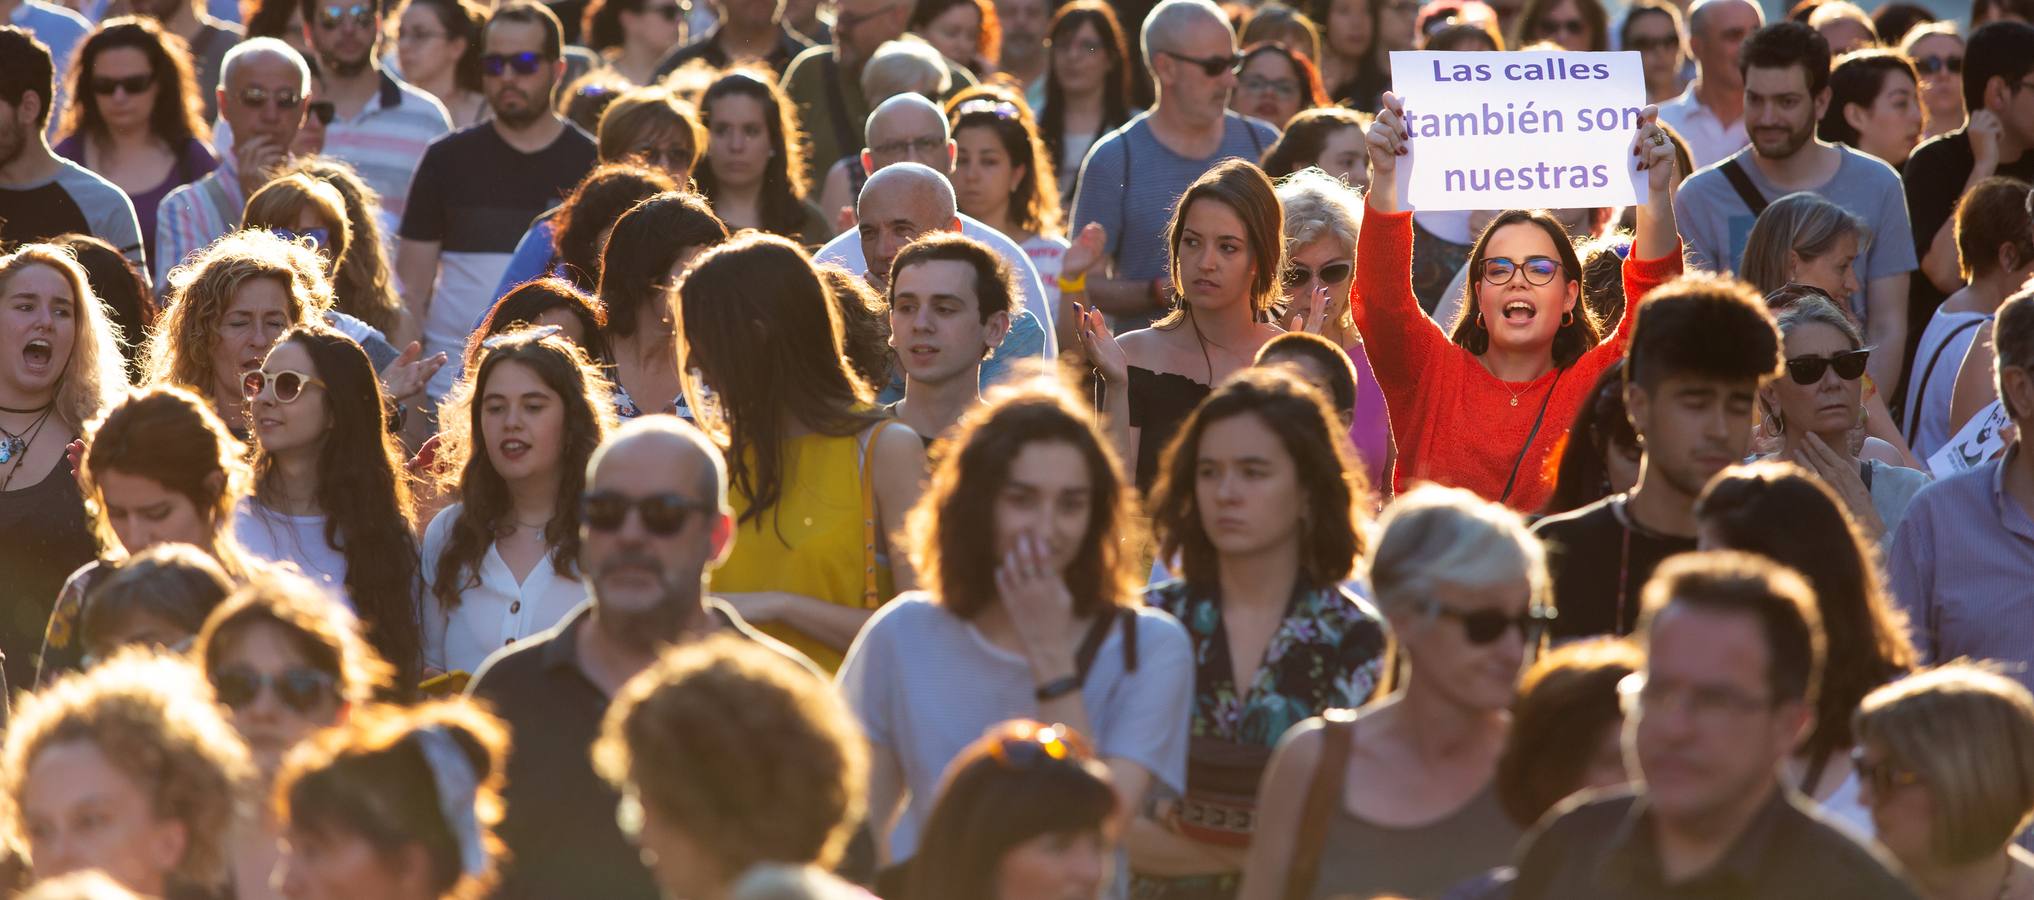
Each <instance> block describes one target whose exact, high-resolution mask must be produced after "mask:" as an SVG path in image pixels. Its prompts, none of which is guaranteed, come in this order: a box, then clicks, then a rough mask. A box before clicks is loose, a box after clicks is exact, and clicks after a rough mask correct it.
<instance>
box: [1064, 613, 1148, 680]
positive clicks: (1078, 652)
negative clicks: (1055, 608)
mask: <svg viewBox="0 0 2034 900" xmlns="http://www.w3.org/2000/svg"><path fill="white" fill-rule="evenodd" d="M1119 622H1120V623H1122V625H1123V670H1124V671H1126V672H1135V671H1137V611H1136V610H1134V609H1122V608H1119V609H1117V610H1116V611H1115V612H1112V613H1104V614H1102V615H1099V616H1096V617H1095V623H1094V624H1093V625H1089V626H1088V633H1087V636H1085V637H1083V638H1081V645H1080V647H1078V648H1076V649H1075V650H1074V677H1076V678H1079V679H1080V680H1081V681H1082V682H1083V683H1086V681H1087V680H1088V670H1089V669H1091V668H1094V665H1095V656H1096V655H1097V654H1099V653H1101V652H1102V642H1103V641H1106V640H1108V639H1109V629H1111V628H1114V627H1115V626H1116V624H1117V623H1119Z"/></svg>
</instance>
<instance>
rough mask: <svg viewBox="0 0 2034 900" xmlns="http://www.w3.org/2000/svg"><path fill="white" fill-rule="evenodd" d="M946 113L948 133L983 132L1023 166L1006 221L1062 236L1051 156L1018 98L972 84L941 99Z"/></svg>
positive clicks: (1000, 89)
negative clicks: (947, 98) (1022, 172)
mask: <svg viewBox="0 0 2034 900" xmlns="http://www.w3.org/2000/svg"><path fill="white" fill-rule="evenodd" d="M946 114H947V117H948V119H949V120H950V121H951V122H952V123H953V127H952V128H950V129H948V130H949V131H950V132H951V133H952V134H955V135H958V134H960V131H961V129H963V128H987V129H989V131H990V132H991V133H993V134H995V136H996V142H997V143H998V144H1000V145H1001V146H1002V148H1003V155H1004V156H1005V157H1008V158H1009V160H1010V165H1012V166H1022V167H1023V168H1024V176H1023V177H1022V178H1019V179H1017V183H1016V184H1013V185H1011V186H1010V220H1011V221H1012V222H1014V223H1015V224H1016V226H1017V227H1018V228H1021V229H1023V230H1025V231H1030V232H1033V233H1036V234H1038V235H1041V236H1044V237H1062V236H1064V233H1065V226H1064V224H1063V223H1062V222H1061V219H1060V201H1059V181H1058V179H1056V178H1054V177H1053V160H1052V156H1051V155H1050V154H1048V153H1047V152H1046V150H1045V143H1044V142H1043V141H1041V140H1039V138H1038V122H1037V121H1036V120H1034V119H1033V118H1032V117H1031V108H1030V107H1028V106H1025V105H1024V97H1023V95H1022V94H1020V93H1017V92H1015V91H1012V90H1010V89H1008V88H1005V87H1003V86H1002V85H998V84H984V85H977V86H975V87H971V88H968V89H967V90H965V91H962V92H960V93H958V94H955V95H954V97H953V99H952V100H949V101H947V103H946Z"/></svg>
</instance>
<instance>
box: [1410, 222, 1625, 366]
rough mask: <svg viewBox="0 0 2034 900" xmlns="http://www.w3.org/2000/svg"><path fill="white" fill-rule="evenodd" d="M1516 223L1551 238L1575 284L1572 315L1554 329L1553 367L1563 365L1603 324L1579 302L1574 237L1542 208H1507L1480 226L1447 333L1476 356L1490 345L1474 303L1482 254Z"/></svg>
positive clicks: (1596, 338)
mask: <svg viewBox="0 0 2034 900" xmlns="http://www.w3.org/2000/svg"><path fill="white" fill-rule="evenodd" d="M1518 224H1531V225H1537V226H1539V228H1540V230H1541V231H1544V232H1546V233H1547V237H1548V238H1549V239H1551V240H1552V241H1553V242H1554V252H1556V253H1559V254H1560V255H1561V274H1562V275H1564V276H1566V277H1567V278H1568V279H1569V280H1570V281H1573V282H1575V284H1576V291H1575V316H1574V319H1573V320H1572V321H1570V322H1568V323H1567V324H1565V325H1562V326H1561V330H1560V331H1557V332H1554V368H1557V369H1565V368H1567V367H1569V366H1572V365H1574V364H1575V361H1576V360H1579V359H1581V358H1582V354H1584V353H1587V352H1589V350H1590V348H1592V347H1595V346H1596V345H1597V344H1599V343H1601V342H1602V341H1603V325H1602V323H1601V322H1598V321H1597V319H1596V312H1595V311H1594V310H1592V309H1590V308H1589V304H1587V303H1584V302H1582V287H1583V284H1582V258H1581V257H1580V256H1577V255H1576V253H1575V241H1574V239H1573V238H1571V237H1569V236H1568V229H1567V227H1566V226H1564V225H1562V224H1561V222H1560V220H1559V219H1556V218H1554V217H1553V215H1552V214H1550V213H1548V212H1547V211H1546V210H1544V209H1507V210H1505V211H1504V212H1502V213H1499V214H1498V215H1497V218H1494V219H1491V220H1490V224H1489V225H1486V226H1484V228H1483V234H1481V235H1479V236H1478V237H1477V238H1476V246H1475V247H1474V248H1472V249H1471V250H1470V251H1469V278H1468V281H1467V283H1466V284H1464V285H1463V287H1462V292H1463V297H1462V312H1461V314H1460V315H1458V316H1457V317H1456V318H1455V324H1454V325H1453V326H1452V327H1451V328H1450V329H1449V334H1448V336H1449V337H1450V338H1451V339H1453V340H1454V341H1455V343H1456V344H1459V345H1461V347H1462V348H1463V349H1465V350H1468V351H1469V352H1470V353H1474V354H1476V355H1477V356H1482V355H1483V353H1484V351H1486V350H1489V349H1490V329H1489V328H1486V327H1484V325H1483V316H1482V308H1481V307H1480V306H1478V305H1477V296H1478V293H1479V292H1480V288H1481V286H1482V284H1483V256H1484V254H1485V253H1487V252H1489V249H1490V236H1491V235H1494V234H1496V233H1497V230H1498V229H1500V228H1503V227H1505V226H1507V225H1518Z"/></svg>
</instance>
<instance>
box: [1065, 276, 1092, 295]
mask: <svg viewBox="0 0 2034 900" xmlns="http://www.w3.org/2000/svg"><path fill="white" fill-rule="evenodd" d="M1087 289H1088V273H1086V272H1082V273H1080V274H1079V275H1075V276H1074V277H1072V278H1068V277H1066V276H1065V275H1061V276H1059V292H1060V293H1062V294H1081V293H1086V292H1087Z"/></svg>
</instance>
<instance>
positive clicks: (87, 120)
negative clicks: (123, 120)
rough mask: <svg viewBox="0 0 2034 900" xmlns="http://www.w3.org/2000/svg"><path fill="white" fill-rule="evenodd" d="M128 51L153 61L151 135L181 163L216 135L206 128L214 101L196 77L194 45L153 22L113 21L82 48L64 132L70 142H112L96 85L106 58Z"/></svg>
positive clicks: (74, 68)
mask: <svg viewBox="0 0 2034 900" xmlns="http://www.w3.org/2000/svg"><path fill="white" fill-rule="evenodd" d="M122 48H125V49H129V50H135V51H138V52H139V53H140V54H141V55H142V56H143V57H145V58H147V60H148V74H149V77H151V78H153V79H154V83H153V84H152V85H151V86H150V88H149V89H150V90H153V91H155V104H154V105H153V106H151V107H150V108H149V113H148V130H149V132H150V133H151V134H152V135H153V136H155V137H156V138H158V139H160V140H162V142H163V143H164V144H166V145H168V147H169V151H170V153H172V154H174V155H176V156H178V157H181V156H183V155H184V146H185V144H186V143H187V142H189V141H190V140H191V139H192V138H198V139H200V140H203V139H206V138H210V137H211V136H212V131H211V129H210V128H208V127H206V125H205V118H204V110H205V101H206V100H207V99H209V98H207V97H205V96H203V94H204V90H205V89H204V88H203V87H200V86H199V85H198V83H197V78H196V77H195V76H194V75H192V73H191V54H190V49H189V45H188V44H186V43H185V42H184V40H183V39H182V38H180V37H177V36H176V35H173V34H171V33H169V32H168V31H165V30H163V27H162V24H161V23H159V22H157V21H156V20H155V18H154V17H152V16H119V17H116V18H112V19H107V20H106V21H105V22H103V23H101V24H100V25H99V27H98V28H96V29H94V30H93V31H92V32H91V33H90V34H88V35H86V37H85V39H84V40H83V41H82V42H80V43H79V44H78V48H77V50H76V51H74V56H73V61H72V62H71V71H70V77H69V78H68V79H67V84H68V87H69V90H70V102H69V104H68V105H66V106H65V107H64V117H63V124H62V125H61V126H60V127H59V128H58V131H59V132H61V133H62V134H63V135H64V137H65V138H73V137H87V136H89V137H91V138H95V139H98V140H105V139H107V138H108V137H109V135H108V133H107V130H106V118H105V116H104V115H103V114H101V113H100V112H99V94H98V92H97V91H94V90H92V81H93V79H94V78H95V77H96V75H97V72H96V69H97V66H98V61H99V57H100V55H102V54H104V53H105V52H106V51H108V50H115V49H122Z"/></svg>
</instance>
